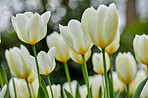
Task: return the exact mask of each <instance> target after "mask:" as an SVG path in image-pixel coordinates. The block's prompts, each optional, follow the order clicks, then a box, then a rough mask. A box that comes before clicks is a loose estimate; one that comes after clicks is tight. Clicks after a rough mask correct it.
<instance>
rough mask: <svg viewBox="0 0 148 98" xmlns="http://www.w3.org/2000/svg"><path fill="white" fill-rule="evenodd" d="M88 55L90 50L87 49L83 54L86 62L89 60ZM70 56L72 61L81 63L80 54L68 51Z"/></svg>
mask: <svg viewBox="0 0 148 98" xmlns="http://www.w3.org/2000/svg"><path fill="white" fill-rule="evenodd" d="M90 56H91V50H89V51H88V52H87V53H86V54H85V55H84V57H85V60H86V62H87V61H88V60H89V58H90ZM70 57H71V59H72V60H73V61H75V62H76V63H78V64H83V58H82V56H81V55H79V54H77V53H75V52H73V51H70Z"/></svg>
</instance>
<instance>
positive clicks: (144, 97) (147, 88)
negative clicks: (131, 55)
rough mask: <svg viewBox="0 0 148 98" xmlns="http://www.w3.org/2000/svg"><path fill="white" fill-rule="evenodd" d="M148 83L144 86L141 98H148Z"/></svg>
mask: <svg viewBox="0 0 148 98" xmlns="http://www.w3.org/2000/svg"><path fill="white" fill-rule="evenodd" d="M147 91H148V81H147V82H146V84H145V85H144V87H143V89H142V92H141V94H140V98H148V93H147Z"/></svg>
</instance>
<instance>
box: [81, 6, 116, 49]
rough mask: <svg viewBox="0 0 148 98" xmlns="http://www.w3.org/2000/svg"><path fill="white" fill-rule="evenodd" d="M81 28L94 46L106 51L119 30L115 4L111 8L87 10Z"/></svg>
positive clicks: (100, 7)
mask: <svg viewBox="0 0 148 98" xmlns="http://www.w3.org/2000/svg"><path fill="white" fill-rule="evenodd" d="M81 23H82V24H81V27H82V30H83V32H84V35H85V36H86V38H87V39H89V40H90V41H91V42H92V43H93V44H94V45H96V46H98V47H100V48H101V49H105V48H106V47H107V46H108V45H110V44H111V43H112V42H113V41H114V39H115V37H116V35H117V29H118V13H117V10H116V6H115V4H114V3H112V4H110V5H109V7H107V6H105V5H100V6H99V7H98V9H97V10H95V9H94V8H93V7H91V8H87V9H86V10H85V11H84V13H83V15H82V18H81Z"/></svg>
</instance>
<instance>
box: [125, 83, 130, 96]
mask: <svg viewBox="0 0 148 98" xmlns="http://www.w3.org/2000/svg"><path fill="white" fill-rule="evenodd" d="M126 87H127V98H130V91H129V85H128V84H127V85H126Z"/></svg>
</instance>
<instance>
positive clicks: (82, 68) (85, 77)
mask: <svg viewBox="0 0 148 98" xmlns="http://www.w3.org/2000/svg"><path fill="white" fill-rule="evenodd" d="M81 66H82V73H83V77H84V82H86V77H85V71H84V65H83V64H81Z"/></svg>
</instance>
